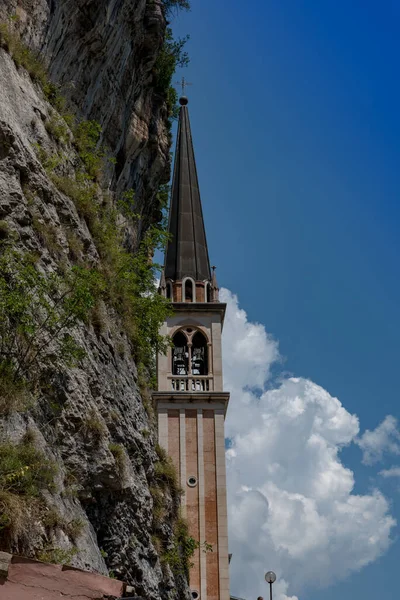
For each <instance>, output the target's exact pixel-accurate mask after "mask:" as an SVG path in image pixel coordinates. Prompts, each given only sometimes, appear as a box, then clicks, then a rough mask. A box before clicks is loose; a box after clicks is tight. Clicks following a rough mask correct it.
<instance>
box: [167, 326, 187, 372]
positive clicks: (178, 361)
mask: <svg viewBox="0 0 400 600" xmlns="http://www.w3.org/2000/svg"><path fill="white" fill-rule="evenodd" d="M172 342H173V348H172V369H171V370H172V374H173V375H187V374H188V366H189V352H188V345H187V339H186V336H185V335H184V334H183V333H182V332H181V331H178V333H177V334H176V335H174V337H173V339H172Z"/></svg>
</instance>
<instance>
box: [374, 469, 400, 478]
mask: <svg viewBox="0 0 400 600" xmlns="http://www.w3.org/2000/svg"><path fill="white" fill-rule="evenodd" d="M379 475H382V477H385V478H386V479H387V478H389V477H400V467H390V469H383V471H380V472H379Z"/></svg>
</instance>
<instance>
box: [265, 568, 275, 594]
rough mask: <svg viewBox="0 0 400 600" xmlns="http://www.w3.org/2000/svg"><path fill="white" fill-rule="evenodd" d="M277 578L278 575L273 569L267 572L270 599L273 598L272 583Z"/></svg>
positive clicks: (266, 579)
mask: <svg viewBox="0 0 400 600" xmlns="http://www.w3.org/2000/svg"><path fill="white" fill-rule="evenodd" d="M275 580H276V575H275V573H274V572H273V571H268V573H265V581H266V582H267V583H269V600H272V584H273V583H274V581H275Z"/></svg>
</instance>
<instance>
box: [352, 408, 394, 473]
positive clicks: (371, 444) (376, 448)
mask: <svg viewBox="0 0 400 600" xmlns="http://www.w3.org/2000/svg"><path fill="white" fill-rule="evenodd" d="M356 443H357V444H358V445H359V446H360V448H361V450H362V452H363V459H362V460H363V463H364V464H366V465H373V464H375V463H377V462H379V461H381V460H382V459H383V456H384V455H385V454H396V455H398V454H400V432H399V430H398V429H397V420H396V419H395V418H394V417H392V416H391V415H388V416H387V417H385V418H384V420H383V421H382V423H380V425H378V427H377V428H376V429H374V430H373V431H370V430H369V429H367V430H366V431H365V432H364V433H363V435H362V436H361V437H360V438H359V439H358V440H356Z"/></svg>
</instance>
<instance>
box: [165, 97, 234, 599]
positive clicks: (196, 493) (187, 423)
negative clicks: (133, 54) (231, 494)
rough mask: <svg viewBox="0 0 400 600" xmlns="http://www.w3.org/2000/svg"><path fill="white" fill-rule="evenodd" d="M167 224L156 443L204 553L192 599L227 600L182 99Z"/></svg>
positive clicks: (219, 442) (223, 508)
mask: <svg viewBox="0 0 400 600" xmlns="http://www.w3.org/2000/svg"><path fill="white" fill-rule="evenodd" d="M179 102H180V105H181V108H180V113H179V125H178V135H177V142H176V154H175V166H174V173H173V182H172V196H171V207H170V217H169V232H170V234H171V235H170V240H169V243H168V246H167V250H166V255H165V265H164V271H163V273H162V277H161V282H160V292H161V294H163V295H164V296H166V297H168V298H170V299H171V301H172V303H173V309H174V314H173V315H172V316H171V317H169V318H168V319H167V320H166V322H165V323H164V324H163V326H162V329H161V332H160V333H161V334H162V335H168V336H170V337H171V338H172V341H173V344H172V347H171V348H170V349H169V350H168V352H167V354H166V355H159V356H158V365H157V370H158V390H157V392H155V393H154V394H153V398H154V400H155V402H156V404H157V412H158V425H159V443H160V445H161V446H163V447H164V448H165V450H166V451H167V453H168V454H169V455H170V456H171V458H172V460H173V462H174V464H175V466H176V469H177V472H178V474H179V479H180V484H181V487H182V489H183V491H184V495H183V497H182V513H183V516H184V517H186V519H187V521H188V525H189V533H190V535H191V536H192V537H193V538H194V539H196V540H198V541H199V542H200V544H201V545H202V544H204V543H205V542H206V543H207V544H211V545H212V549H213V551H212V552H207V553H206V552H204V551H203V550H202V548H201V547H200V549H199V550H197V551H196V553H195V555H194V557H193V559H192V562H193V567H192V569H191V572H190V587H191V591H192V598H193V600H229V597H230V596H229V557H228V529H227V504H226V468H225V441H224V420H225V414H226V410H227V406H228V401H229V393H228V392H224V391H223V380H222V351H221V334H222V327H223V322H224V316H225V308H226V305H225V304H223V303H221V302H219V298H218V286H217V281H216V277H215V271H214V269H213V271H212V272H211V269H210V262H209V258H208V248H207V241H206V234H205V228H204V220H203V211H202V207H201V200H200V191H199V184H198V179H197V171H196V163H195V158H194V151H193V143H192V135H191V130H190V122H189V113H188V107H187V104H188V100H187V98H186V97H182V98H181V99H180V100H179Z"/></svg>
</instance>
